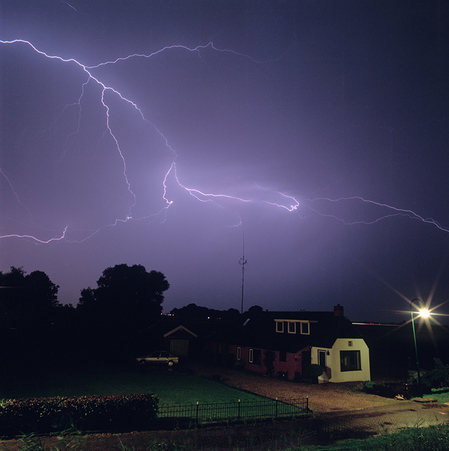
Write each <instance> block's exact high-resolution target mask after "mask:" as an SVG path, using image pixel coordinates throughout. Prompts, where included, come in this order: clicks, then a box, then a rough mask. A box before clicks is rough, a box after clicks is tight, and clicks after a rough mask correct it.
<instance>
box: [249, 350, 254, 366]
mask: <svg viewBox="0 0 449 451" xmlns="http://www.w3.org/2000/svg"><path fill="white" fill-rule="evenodd" d="M248 362H249V363H253V362H254V349H250V350H249V354H248Z"/></svg>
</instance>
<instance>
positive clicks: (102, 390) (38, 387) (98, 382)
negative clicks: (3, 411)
mask: <svg viewBox="0 0 449 451" xmlns="http://www.w3.org/2000/svg"><path fill="white" fill-rule="evenodd" d="M133 393H153V394H155V395H156V396H157V397H158V398H159V401H160V405H162V404H170V405H173V404H187V403H193V404H196V403H197V402H203V403H204V402H207V403H211V402H223V401H238V400H239V399H240V400H241V401H242V402H243V401H245V402H248V401H256V400H261V399H262V398H261V397H259V396H257V395H253V394H251V393H247V392H244V391H240V390H237V389H235V388H232V387H228V386H226V385H224V384H221V383H219V382H216V381H213V380H210V379H206V378H202V377H199V376H195V375H191V374H181V373H179V372H177V371H173V372H170V371H168V370H167V371H166V370H164V371H155V372H153V373H142V372H140V371H138V370H137V369H129V370H123V369H117V368H86V369H82V370H76V371H74V370H58V371H48V372H46V371H39V372H33V371H32V370H30V371H29V372H27V374H21V375H18V376H16V377H14V378H13V379H12V380H9V383H6V384H1V387H0V399H1V398H6V399H7V398H10V399H11V398H24V397H53V396H83V395H86V396H88V395H100V396H101V395H102V396H106V395H127V394H133Z"/></svg>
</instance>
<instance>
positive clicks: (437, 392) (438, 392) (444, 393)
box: [424, 387, 449, 404]
mask: <svg viewBox="0 0 449 451" xmlns="http://www.w3.org/2000/svg"><path fill="white" fill-rule="evenodd" d="M424 398H433V399H436V400H437V401H438V402H439V403H441V404H444V403H445V402H449V388H448V387H445V388H439V389H432V393H431V394H430V395H424Z"/></svg>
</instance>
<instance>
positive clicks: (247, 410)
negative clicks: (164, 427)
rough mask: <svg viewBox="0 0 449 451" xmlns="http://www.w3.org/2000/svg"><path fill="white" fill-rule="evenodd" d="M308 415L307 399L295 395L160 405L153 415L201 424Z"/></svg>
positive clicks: (163, 418)
mask: <svg viewBox="0 0 449 451" xmlns="http://www.w3.org/2000/svg"><path fill="white" fill-rule="evenodd" d="M310 414H311V412H310V410H309V400H308V398H299V399H289V400H280V399H264V400H261V401H241V400H240V399H239V400H238V401H232V402H213V403H207V402H197V403H196V404H170V405H168V404H163V405H160V406H159V410H158V415H157V416H158V419H160V420H168V421H170V420H171V421H174V422H180V421H181V422H183V423H193V424H205V423H218V422H230V421H240V420H253V419H254V420H257V419H267V418H273V419H275V418H294V417H300V416H301V417H303V416H309V415H310Z"/></svg>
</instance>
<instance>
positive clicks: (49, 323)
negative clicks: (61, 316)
mask: <svg viewBox="0 0 449 451" xmlns="http://www.w3.org/2000/svg"><path fill="white" fill-rule="evenodd" d="M0 286H1V289H0V335H1V336H0V342H1V343H2V347H1V350H0V359H1V360H2V361H5V360H6V361H9V362H10V363H12V362H14V365H13V366H15V367H17V365H19V363H20V362H27V363H29V362H30V361H33V362H34V364H36V363H37V362H41V363H42V362H43V361H48V359H49V358H51V355H52V353H53V355H54V353H55V352H56V349H57V346H58V345H59V344H60V343H62V340H61V336H56V331H57V330H60V331H63V332H62V333H66V330H63V329H57V328H56V327H57V324H56V323H57V322H58V321H57V318H58V312H59V310H60V307H61V306H60V304H59V303H58V289H59V287H58V286H57V285H55V284H54V283H53V282H52V281H51V280H50V278H49V277H48V276H47V274H45V273H44V272H42V271H33V272H32V273H31V274H28V275H27V274H26V273H25V271H24V270H23V269H22V268H15V267H11V268H10V271H9V272H8V273H2V272H0ZM15 359H16V360H17V361H15Z"/></svg>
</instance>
